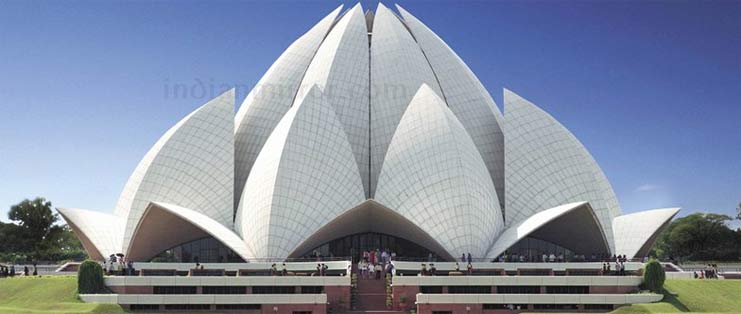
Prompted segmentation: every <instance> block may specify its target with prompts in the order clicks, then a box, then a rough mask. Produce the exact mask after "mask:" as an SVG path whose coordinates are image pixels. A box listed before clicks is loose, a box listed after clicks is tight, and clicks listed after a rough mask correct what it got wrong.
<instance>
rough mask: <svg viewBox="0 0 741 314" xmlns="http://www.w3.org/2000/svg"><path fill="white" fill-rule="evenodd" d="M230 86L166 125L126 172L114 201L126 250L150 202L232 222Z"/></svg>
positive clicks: (232, 150) (123, 248) (232, 114)
mask: <svg viewBox="0 0 741 314" xmlns="http://www.w3.org/2000/svg"><path fill="white" fill-rule="evenodd" d="M233 132H234V90H233V89H232V90H230V91H228V92H226V93H224V94H222V95H220V96H218V97H216V98H214V99H213V100H211V101H209V102H208V103H206V104H205V105H203V106H201V107H200V108H198V109H196V110H195V111H193V112H192V113H190V114H189V115H188V116H186V117H185V118H183V119H182V120H180V122H178V123H177V124H175V126H173V127H172V128H170V129H169V130H168V131H167V132H166V133H165V134H164V135H163V136H162V137H161V138H160V139H159V140H158V141H157V143H155V144H154V146H153V147H152V148H151V149H150V150H149V152H147V154H146V155H145V156H144V158H143V159H142V160H141V162H139V165H138V166H137V167H136V169H135V170H134V173H132V174H131V177H130V178H129V181H128V182H127V183H126V186H125V187H124V190H123V192H121V196H120V198H119V200H118V204H117V205H116V215H118V216H119V217H122V218H123V219H125V226H126V227H125V229H124V234H123V243H122V244H123V247H122V249H121V251H126V250H127V249H128V246H129V242H130V240H131V235H132V233H133V232H134V228H135V227H136V225H137V224H138V223H139V220H140V219H141V216H142V214H143V213H144V210H145V209H146V208H147V206H148V205H149V202H152V201H160V202H171V203H177V204H181V205H182V206H185V207H187V208H193V209H194V210H197V211H199V212H201V213H203V214H205V215H207V216H209V217H211V218H212V219H214V220H216V221H218V222H219V223H221V224H223V225H225V226H231V225H232V222H233V209H232V208H233V207H232V206H233V193H234V138H233V136H234V133H233Z"/></svg>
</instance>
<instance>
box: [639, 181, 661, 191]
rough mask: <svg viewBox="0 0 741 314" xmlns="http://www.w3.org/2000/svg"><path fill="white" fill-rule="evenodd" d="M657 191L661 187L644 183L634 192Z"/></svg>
mask: <svg viewBox="0 0 741 314" xmlns="http://www.w3.org/2000/svg"><path fill="white" fill-rule="evenodd" d="M658 189H661V186H658V185H656V184H650V183H646V184H643V185H641V186H639V187H637V188H636V189H635V191H636V192H650V191H656V190H658Z"/></svg>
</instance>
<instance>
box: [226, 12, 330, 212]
mask: <svg viewBox="0 0 741 314" xmlns="http://www.w3.org/2000/svg"><path fill="white" fill-rule="evenodd" d="M341 9H342V5H340V6H339V7H337V9H335V10H334V11H332V12H331V13H329V14H328V15H327V16H326V17H324V18H323V19H322V20H321V21H319V23H317V24H316V25H315V26H314V27H312V28H311V29H310V30H309V31H308V32H306V34H304V35H302V36H301V37H300V38H299V39H297V40H296V41H295V42H293V43H292V44H291V45H290V46H289V47H288V48H286V50H285V51H284V52H283V54H281V55H280V57H278V59H277V60H275V62H274V63H273V65H271V66H270V68H269V69H268V71H267V72H265V75H263V77H262V78H261V79H260V81H259V82H258V83H257V85H255V87H254V88H253V89H252V91H250V93H249V94H248V95H247V98H245V100H244V102H243V103H242V106H240V107H239V111H237V116H236V118H235V129H234V145H235V149H234V154H235V155H234V162H235V167H234V180H235V181H234V187H235V195H234V210H235V211H236V208H237V205H238V202H239V198H240V195H241V194H242V190H243V187H244V184H245V182H246V180H247V177H248V176H249V174H250V171H251V169H252V166H253V164H254V163H255V159H257V155H258V154H259V153H260V150H261V149H262V147H263V145H264V144H265V141H266V140H267V139H268V136H270V133H271V132H272V131H273V129H274V128H275V126H276V125H277V124H278V121H280V119H281V118H282V117H283V115H285V114H286V112H287V111H288V109H289V108H290V107H291V104H292V103H293V100H294V98H295V97H296V94H297V93H298V92H299V89H300V88H301V85H300V83H301V79H302V78H303V77H304V73H305V72H306V69H307V67H308V66H309V64H310V63H311V60H312V59H313V58H314V54H315V53H316V51H317V49H318V48H319V45H320V44H321V43H322V41H323V40H324V37H325V36H326V35H327V32H329V30H330V28H331V27H332V25H333V24H334V22H335V20H336V19H337V16H338V14H339V13H340V11H341ZM309 87H311V86H304V88H307V89H308V88H309Z"/></svg>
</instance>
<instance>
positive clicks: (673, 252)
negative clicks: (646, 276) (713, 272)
mask: <svg viewBox="0 0 741 314" xmlns="http://www.w3.org/2000/svg"><path fill="white" fill-rule="evenodd" d="M731 220H733V219H732V218H731V217H730V216H728V215H721V214H713V213H694V214H691V215H687V216H685V217H682V218H678V219H676V220H674V221H673V222H672V223H671V224H670V225H669V227H668V228H667V230H666V231H665V232H664V233H663V234H662V235H661V238H659V241H657V243H656V245H655V246H654V251H653V252H652V255H654V256H657V257H659V258H661V259H668V258H681V259H685V260H687V259H689V260H724V261H734V260H738V258H739V250H741V248H740V247H739V242H740V241H739V238H740V237H741V229H740V230H736V231H734V230H732V229H731V228H729V227H728V223H729V222H730V221H731Z"/></svg>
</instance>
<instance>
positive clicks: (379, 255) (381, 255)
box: [358, 249, 396, 279]
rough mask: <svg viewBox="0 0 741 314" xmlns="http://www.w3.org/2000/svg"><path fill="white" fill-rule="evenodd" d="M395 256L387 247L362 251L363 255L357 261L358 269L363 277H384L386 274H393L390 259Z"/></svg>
mask: <svg viewBox="0 0 741 314" xmlns="http://www.w3.org/2000/svg"><path fill="white" fill-rule="evenodd" d="M395 258H396V253H394V252H391V251H390V250H389V249H383V250H381V249H375V250H370V251H363V256H362V257H361V258H360V260H359V261H358V271H359V273H360V276H361V278H363V279H381V278H386V274H393V269H394V265H393V264H391V261H392V260H394V259H395Z"/></svg>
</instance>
